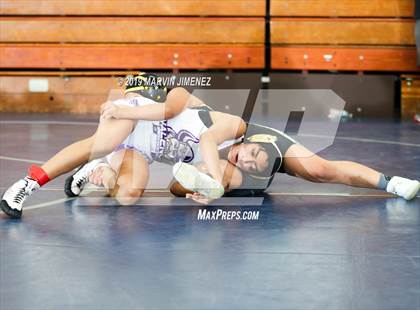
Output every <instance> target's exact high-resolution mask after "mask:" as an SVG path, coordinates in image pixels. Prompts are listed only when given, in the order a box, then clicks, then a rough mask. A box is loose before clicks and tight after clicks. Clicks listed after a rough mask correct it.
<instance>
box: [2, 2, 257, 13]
mask: <svg viewBox="0 0 420 310" xmlns="http://www.w3.org/2000/svg"><path fill="white" fill-rule="evenodd" d="M0 14H2V15H102V16H106V15H114V16H115V15H129V16H177V15H181V16H264V15H265V0H223V1H218V0H201V1H199V3H197V0H154V1H150V0H146V1H145V0H118V1H115V0H79V1H76V0H71V1H69V0H2V1H1V6H0Z"/></svg>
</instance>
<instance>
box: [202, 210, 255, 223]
mask: <svg viewBox="0 0 420 310" xmlns="http://www.w3.org/2000/svg"><path fill="white" fill-rule="evenodd" d="M259 216H260V211H226V210H222V209H217V210H211V211H209V210H207V209H200V210H198V214H197V220H199V221H257V220H258V218H259Z"/></svg>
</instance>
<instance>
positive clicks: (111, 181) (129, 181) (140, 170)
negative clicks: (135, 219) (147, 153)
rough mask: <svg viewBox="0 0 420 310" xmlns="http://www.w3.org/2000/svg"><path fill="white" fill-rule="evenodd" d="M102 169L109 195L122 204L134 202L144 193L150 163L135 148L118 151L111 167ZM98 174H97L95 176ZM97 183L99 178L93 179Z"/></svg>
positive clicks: (101, 172)
mask: <svg viewBox="0 0 420 310" xmlns="http://www.w3.org/2000/svg"><path fill="white" fill-rule="evenodd" d="M98 169H102V171H99V172H98V171H95V172H94V173H93V175H94V176H92V177H96V176H97V175H98V173H100V174H101V176H100V177H101V178H102V180H101V183H102V184H101V185H103V186H104V187H105V188H107V189H108V191H109V195H110V196H111V197H114V198H115V199H117V201H118V202H119V203H120V204H121V205H129V204H134V203H136V201H137V200H138V199H139V198H140V197H141V196H142V195H143V193H144V190H145V188H146V186H147V182H148V180H149V163H148V162H147V160H146V159H145V157H144V156H143V155H142V154H140V153H139V152H137V151H134V150H121V151H119V152H116V153H115V154H114V155H113V156H112V158H111V162H110V166H109V167H104V166H102V167H99V168H98ZM95 175H96V176H95ZM92 181H93V183H95V184H97V183H98V182H97V180H96V181H95V180H92Z"/></svg>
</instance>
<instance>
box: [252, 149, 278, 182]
mask: <svg viewBox="0 0 420 310" xmlns="http://www.w3.org/2000/svg"><path fill="white" fill-rule="evenodd" d="M251 143H254V144H257V145H259V146H260V147H261V148H262V149H263V151H264V152H266V153H267V157H268V165H267V167H266V168H265V169H264V170H263V171H258V172H256V173H254V174H251V176H252V175H255V176H256V177H263V178H266V177H271V176H272V175H273V174H274V173H276V172H277V171H278V170H279V169H280V166H281V163H282V158H281V154H279V152H278V151H277V149H276V148H275V147H274V146H273V145H272V144H270V143H263V142H245V143H244V144H251Z"/></svg>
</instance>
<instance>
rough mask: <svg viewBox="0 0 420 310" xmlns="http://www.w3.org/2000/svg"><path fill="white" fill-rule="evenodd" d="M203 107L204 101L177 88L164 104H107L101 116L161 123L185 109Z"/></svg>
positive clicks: (103, 107)
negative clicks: (135, 105)
mask: <svg viewBox="0 0 420 310" xmlns="http://www.w3.org/2000/svg"><path fill="white" fill-rule="evenodd" d="M203 105H205V104H204V103H203V101H202V100H200V99H199V98H197V97H195V96H193V95H192V94H190V93H189V92H188V91H187V90H186V89H185V88H182V87H177V88H174V89H172V90H171V91H170V92H169V93H168V95H167V97H166V100H165V102H162V103H154V104H149V105H143V106H139V107H130V106H125V105H114V104H113V103H112V101H110V102H106V103H104V104H103V105H102V107H101V116H102V117H103V118H105V119H108V118H117V119H130V120H147V121H160V120H165V119H171V118H174V117H175V116H177V115H179V114H180V113H181V112H182V111H183V110H184V109H185V108H191V107H199V106H203Z"/></svg>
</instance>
